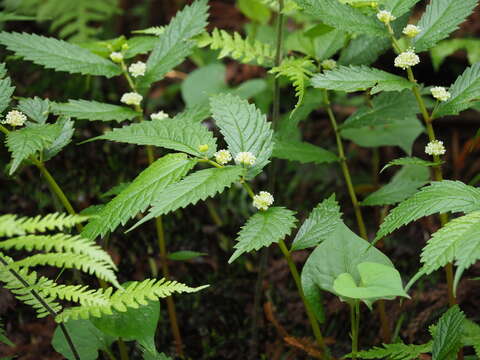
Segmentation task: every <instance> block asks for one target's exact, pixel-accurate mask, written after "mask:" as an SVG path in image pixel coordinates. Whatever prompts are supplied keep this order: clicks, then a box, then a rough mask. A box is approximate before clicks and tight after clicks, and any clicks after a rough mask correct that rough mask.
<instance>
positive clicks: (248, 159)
mask: <svg viewBox="0 0 480 360" xmlns="http://www.w3.org/2000/svg"><path fill="white" fill-rule="evenodd" d="M256 160H257V158H256V157H255V156H254V155H253V154H252V153H251V152H249V151H244V152H239V153H238V154H237V156H235V162H236V163H238V164H245V165H249V166H252V165H253V164H255V161H256Z"/></svg>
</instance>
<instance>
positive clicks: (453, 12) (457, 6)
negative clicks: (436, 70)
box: [413, 0, 477, 52]
mask: <svg viewBox="0 0 480 360" xmlns="http://www.w3.org/2000/svg"><path fill="white" fill-rule="evenodd" d="M476 5H477V0H465V1H451V0H431V1H430V3H429V4H428V6H427V9H426V11H425V13H424V14H423V16H422V18H421V19H420V21H419V22H418V24H417V25H418V26H419V27H420V28H421V29H422V32H421V33H420V34H418V35H417V36H416V37H415V39H414V43H413V45H414V46H415V50H416V51H417V52H421V51H426V50H428V49H430V48H431V47H433V46H434V45H435V44H436V43H438V42H439V41H440V40H443V39H445V38H447V37H448V35H450V33H452V32H453V31H455V30H456V29H458V25H460V24H461V23H462V22H463V21H465V19H466V18H467V17H468V16H469V15H470V14H471V13H472V11H473V9H474V8H475V6H476Z"/></svg>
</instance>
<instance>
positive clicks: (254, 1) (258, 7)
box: [237, 0, 271, 24]
mask: <svg viewBox="0 0 480 360" xmlns="http://www.w3.org/2000/svg"><path fill="white" fill-rule="evenodd" d="M237 6H238V8H239V9H240V11H241V12H242V13H243V14H244V15H245V16H246V17H248V18H249V19H250V20H253V21H256V22H259V23H260V24H267V23H268V21H269V20H270V16H271V13H270V9H269V8H268V6H266V5H264V4H263V3H262V2H261V1H260V0H239V1H238V2H237Z"/></svg>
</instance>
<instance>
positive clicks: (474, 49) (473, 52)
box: [430, 38, 480, 71]
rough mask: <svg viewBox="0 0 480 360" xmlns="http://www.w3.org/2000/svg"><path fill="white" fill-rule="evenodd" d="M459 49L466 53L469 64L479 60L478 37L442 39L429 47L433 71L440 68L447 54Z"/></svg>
mask: <svg viewBox="0 0 480 360" xmlns="http://www.w3.org/2000/svg"><path fill="white" fill-rule="evenodd" d="M459 50H464V51H465V52H466V53H467V58H468V62H469V63H470V65H474V64H475V63H477V62H479V61H480V40H479V39H468V38H467V39H465V38H457V39H448V40H443V41H440V42H439V43H438V44H437V45H435V46H434V47H433V48H431V49H430V56H431V58H432V65H433V68H434V69H435V71H438V70H439V69H440V66H441V65H442V64H443V62H444V61H445V58H446V57H447V56H449V55H452V54H454V53H456V52H457V51H459Z"/></svg>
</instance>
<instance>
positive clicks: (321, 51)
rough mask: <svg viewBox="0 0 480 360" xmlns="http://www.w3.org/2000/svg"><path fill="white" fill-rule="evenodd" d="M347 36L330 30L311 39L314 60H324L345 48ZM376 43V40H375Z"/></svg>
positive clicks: (341, 32)
mask: <svg viewBox="0 0 480 360" xmlns="http://www.w3.org/2000/svg"><path fill="white" fill-rule="evenodd" d="M346 41H347V34H346V33H345V32H344V31H341V30H336V29H335V30H332V31H329V32H327V33H326V34H324V35H322V36H317V37H315V38H314V39H313V43H314V47H315V59H317V60H325V59H329V58H331V57H332V56H333V55H335V54H336V53H337V52H338V50H340V49H342V48H343V47H344V46H345V42H346ZM377 41H378V39H377Z"/></svg>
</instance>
